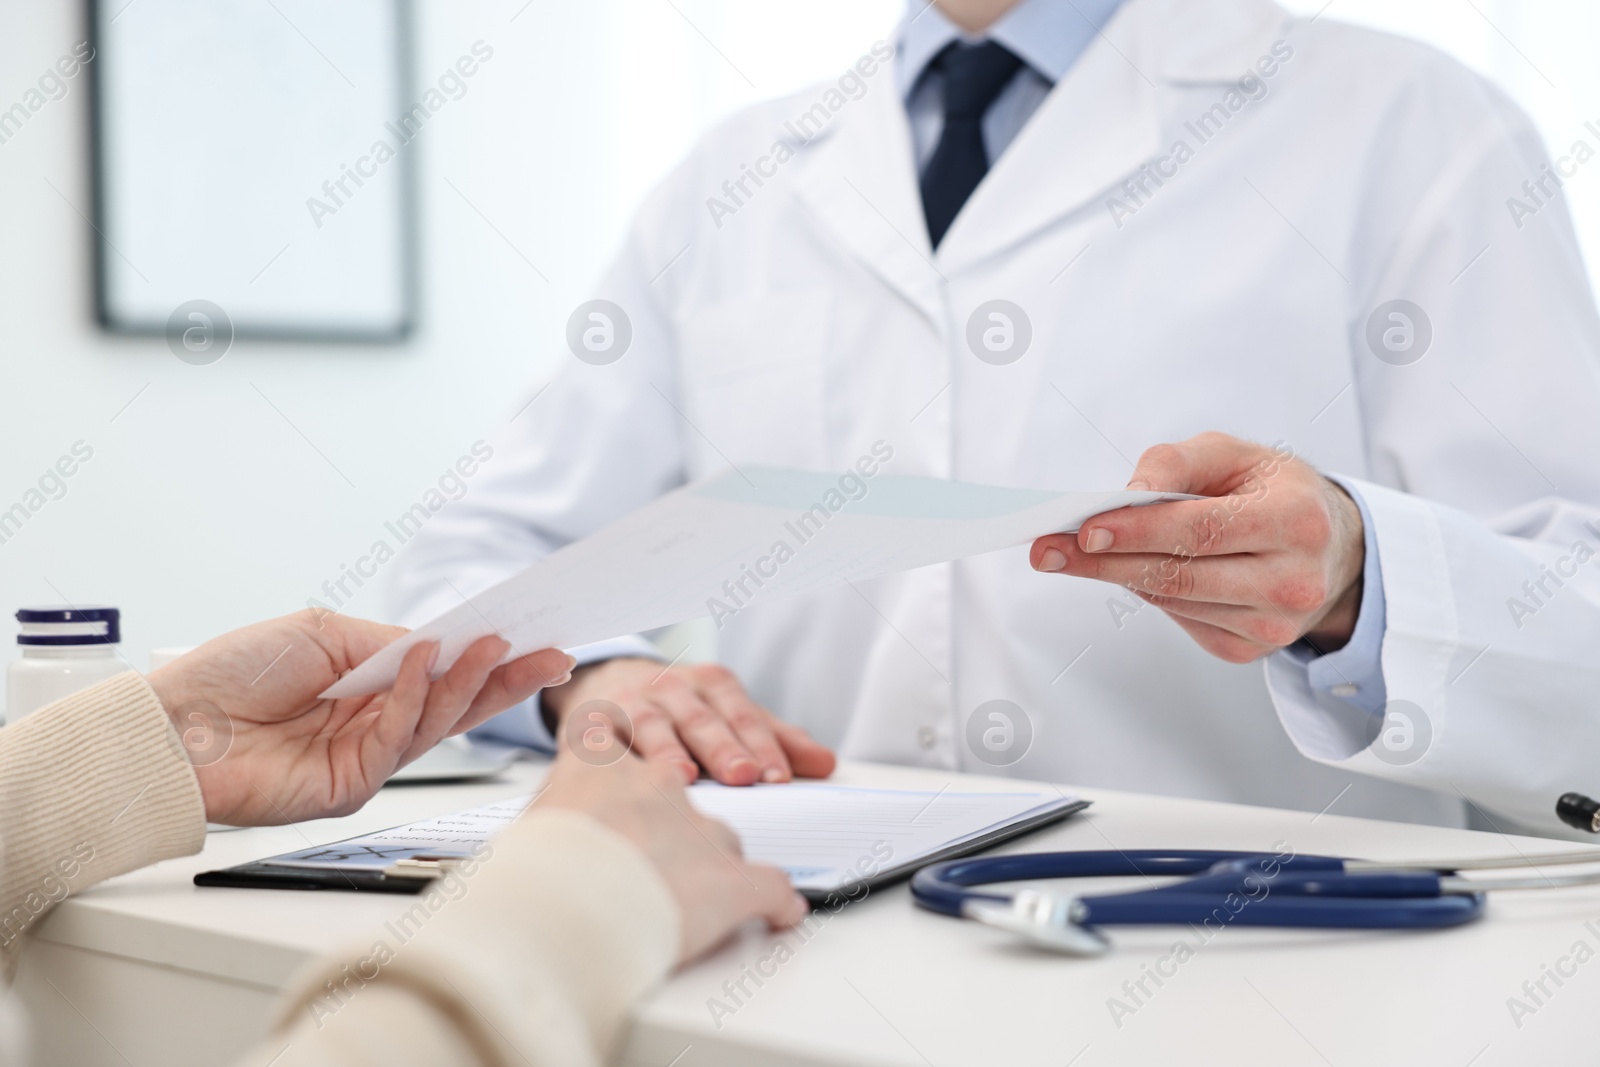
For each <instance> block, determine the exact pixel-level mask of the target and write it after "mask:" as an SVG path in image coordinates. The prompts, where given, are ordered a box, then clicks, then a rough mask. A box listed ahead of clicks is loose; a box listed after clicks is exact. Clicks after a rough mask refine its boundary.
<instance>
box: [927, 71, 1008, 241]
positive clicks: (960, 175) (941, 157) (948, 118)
mask: <svg viewBox="0 0 1600 1067" xmlns="http://www.w3.org/2000/svg"><path fill="white" fill-rule="evenodd" d="M1021 65H1022V60H1020V59H1018V58H1017V57H1016V56H1015V55H1013V54H1012V53H1011V52H1008V51H1007V50H1006V49H1005V48H1004V47H1003V46H1001V45H998V44H996V43H995V42H993V41H984V42H983V43H982V44H964V43H962V42H959V41H958V42H956V43H954V44H951V45H950V46H949V47H947V48H946V49H945V50H944V51H943V52H940V53H939V55H938V57H937V58H935V59H934V61H933V66H934V69H936V70H938V71H939V73H940V74H941V75H942V76H943V78H944V130H943V131H942V132H941V133H940V134H939V144H938V146H937V147H935V148H934V150H933V156H932V158H930V159H929V160H928V166H927V168H926V169H924V170H923V172H922V213H923V216H924V217H925V218H926V219H927V220H928V239H929V240H930V241H932V242H933V247H934V248H938V247H939V242H940V241H941V240H943V239H944V234H945V231H946V230H948V229H949V228H950V223H952V222H954V221H955V217H956V214H957V213H958V212H959V211H960V210H961V205H962V204H965V203H966V202H967V197H969V196H971V195H972V190H974V189H976V188H977V187H978V183H979V182H980V181H982V180H983V176H984V175H985V174H987V173H988V172H989V153H988V152H987V151H986V150H985V149H984V147H983V113H984V112H985V111H987V110H989V105H990V104H992V103H994V99H995V97H997V96H999V95H1000V90H1001V89H1004V88H1005V86H1006V83H1007V82H1009V81H1010V80H1011V76H1012V75H1013V74H1015V73H1016V72H1017V68H1018V67H1020V66H1021Z"/></svg>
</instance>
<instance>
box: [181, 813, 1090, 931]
mask: <svg viewBox="0 0 1600 1067" xmlns="http://www.w3.org/2000/svg"><path fill="white" fill-rule="evenodd" d="M746 788H752V789H753V788H767V789H774V788H776V789H782V788H785V787H783V786H768V787H746ZM868 792H893V791H873V790H869V791H868ZM930 803H931V802H930ZM1091 803H1092V802H1091V801H1089V800H1085V799H1082V798H1077V797H1066V796H1062V797H1060V798H1059V800H1052V801H1049V802H1047V803H1045V804H1042V805H1039V806H1037V807H1036V808H1034V809H1031V810H1029V811H1028V812H1025V813H1023V814H1022V815H1021V816H1019V817H1016V818H1009V819H1006V820H1005V821H1003V822H1001V823H999V824H996V825H993V826H991V827H989V828H987V829H986V830H984V831H983V832H981V833H977V834H975V835H970V836H964V837H962V838H961V839H959V840H956V841H954V842H952V843H950V844H947V845H944V846H942V847H939V848H935V849H932V850H925V851H922V852H918V853H917V854H915V855H913V856H911V857H910V858H908V859H906V860H904V861H903V862H899V863H889V864H887V865H886V866H883V867H881V868H878V869H874V870H872V871H871V872H870V873H866V872H863V873H862V875H861V876H860V877H858V878H853V879H851V880H849V881H846V882H843V883H839V884H835V885H830V886H825V887H820V888H817V887H808V886H804V885H801V886H797V891H798V892H799V893H800V894H801V895H802V896H804V897H805V898H806V899H807V900H808V901H810V902H811V903H813V904H827V905H829V906H838V902H839V901H841V900H842V901H844V902H845V903H849V902H853V901H855V900H859V899H862V898H864V897H865V896H866V895H868V893H869V892H870V891H871V890H873V889H877V888H881V887H884V886H888V885H893V884H895V883H897V882H901V881H904V880H905V879H907V878H910V877H911V876H912V875H913V874H915V873H916V872H917V871H918V870H920V869H922V868H923V867H926V866H928V865H929V864H933V863H942V862H944V861H946V860H952V859H960V858H962V857H964V856H969V855H973V854H976V853H978V852H982V851H984V850H986V849H990V848H993V847H995V846H996V845H999V844H1002V843H1004V842H1007V841H1011V840H1013V839H1015V838H1018V837H1021V836H1023V835H1025V834H1029V833H1032V832H1034V831H1035V830H1039V829H1042V828H1044V827H1046V826H1051V825H1053V824H1055V823H1057V822H1060V821H1061V820H1063V819H1066V818H1067V817H1068V816H1071V815H1074V814H1076V813H1078V812H1080V811H1083V810H1084V809H1085V808H1087V807H1089V805H1090V804H1091ZM489 807H493V805H490V806H489ZM475 810H481V809H475ZM466 814H470V813H463V815H466ZM734 821H735V823H737V820H734ZM422 825H425V824H411V826H400V827H394V828H392V829H391V830H387V831H380V832H379V833H377V834H366V835H362V836H359V837H353V838H347V839H346V840H343V841H336V842H333V843H331V844H328V845H321V846H314V847H313V848H309V849H300V850H298V851H296V852H289V853H284V854H282V855H279V856H272V857H269V858H267V859H263V860H257V861H254V862H251V863H244V864H240V865H238V866H234V867H227V868H223V869H220V870H214V871H204V872H202V873H200V874H197V875H195V876H194V884H195V885H197V886H206V887H224V888H236V889H297V890H332V891H335V892H358V893H397V894H417V893H421V892H423V891H425V890H426V889H427V888H428V887H429V886H430V885H431V884H432V883H433V882H434V881H435V880H436V879H438V878H441V877H443V876H445V875H446V874H447V873H449V871H450V870H451V869H452V867H457V866H460V865H462V864H465V863H468V862H471V861H472V860H473V859H474V858H475V857H474V854H473V851H472V848H471V846H469V845H463V846H462V847H459V848H456V847H451V848H441V847H440V846H439V844H438V843H437V842H427V843H416V844H406V843H399V842H397V843H394V844H379V845H374V844H372V843H371V842H370V839H371V838H374V837H383V836H387V835H393V836H395V837H399V838H404V837H405V836H407V834H408V833H409V832H413V828H414V827H417V826H422ZM735 829H738V826H737V825H735ZM756 858H760V857H756ZM765 859H766V861H768V862H770V861H771V858H770V857H767V858H765ZM782 865H783V864H780V866H782ZM790 869H791V871H792V870H793V868H792V867H791V868H790Z"/></svg>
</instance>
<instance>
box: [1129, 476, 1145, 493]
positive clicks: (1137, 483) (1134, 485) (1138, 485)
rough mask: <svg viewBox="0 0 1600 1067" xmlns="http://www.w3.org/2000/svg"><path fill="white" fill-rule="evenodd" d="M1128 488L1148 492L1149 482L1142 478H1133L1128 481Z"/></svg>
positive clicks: (1138, 491) (1137, 491)
mask: <svg viewBox="0 0 1600 1067" xmlns="http://www.w3.org/2000/svg"><path fill="white" fill-rule="evenodd" d="M1128 489H1129V490H1130V491H1131V492H1135V493H1148V492H1149V491H1150V483H1149V482H1147V481H1145V480H1144V479H1143V478H1135V479H1134V480H1133V481H1131V482H1129V483H1128Z"/></svg>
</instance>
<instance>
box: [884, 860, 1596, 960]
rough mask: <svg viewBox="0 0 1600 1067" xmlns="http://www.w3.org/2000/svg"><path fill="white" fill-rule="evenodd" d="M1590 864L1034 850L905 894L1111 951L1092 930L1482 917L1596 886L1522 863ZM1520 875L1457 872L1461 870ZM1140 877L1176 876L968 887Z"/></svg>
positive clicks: (1093, 951) (954, 865) (1076, 946)
mask: <svg viewBox="0 0 1600 1067" xmlns="http://www.w3.org/2000/svg"><path fill="white" fill-rule="evenodd" d="M1574 863H1600V850H1597V849H1583V850H1579V851H1573V852H1556V853H1546V854H1543V855H1537V856H1515V857H1497V858H1493V859H1462V860H1447V861H1440V860H1423V861H1416V862H1393V861H1375V860H1352V859H1341V858H1338V857H1334V856H1299V855H1283V854H1278V853H1270V852H1265V853H1264V852H1211V851H1203V850H1197V851H1162V850H1159V849H1145V850H1129V851H1122V850H1111V851H1103V852H1097V851H1089V852H1041V853H1032V854H1027V853H1023V854H1018V855H1008V856H988V857H980V858H977V859H964V860H954V861H952V862H949V863H941V864H937V865H935V866H932V867H925V868H923V869H922V870H920V871H918V872H917V874H916V876H915V877H914V878H912V880H911V895H912V897H913V899H915V900H916V902H917V903H918V904H920V905H921V906H922V907H924V908H927V909H929V910H930V911H936V912H940V913H941V914H944V915H954V916H957V917H960V918H968V919H976V920H978V921H979V922H983V923H987V924H988V925H990V926H995V927H999V928H1000V929H1003V930H1008V931H1010V932H1011V933H1014V934H1017V935H1019V936H1021V937H1022V938H1024V939H1025V940H1027V941H1029V942H1031V943H1033V944H1035V945H1039V946H1042V947H1045V948H1050V949H1054V950H1056V951H1058V952H1064V953H1066V954H1068V955H1073V956H1098V955H1100V954H1101V953H1103V952H1105V951H1106V950H1107V949H1109V948H1110V947H1111V942H1110V941H1109V940H1107V939H1106V937H1105V935H1104V934H1102V933H1101V932H1100V931H1099V930H1098V929H1097V927H1100V926H1146V925H1162V926H1165V925H1174V924H1176V925H1186V924H1194V925H1195V926H1201V925H1215V924H1219V923H1220V924H1222V925H1228V926H1290V927H1313V928H1322V929H1344V930H1424V929H1434V928H1438V927H1445V926H1459V925H1460V924H1462V923H1467V922H1471V921H1472V920H1474V919H1476V918H1478V917H1479V916H1480V915H1482V914H1483V908H1484V899H1485V893H1486V892H1487V891H1489V890H1500V889H1555V888H1561V887H1564V886H1578V885H1592V884H1597V883H1600V873H1582V874H1560V875H1546V874H1543V873H1542V872H1541V873H1533V872H1532V871H1531V869H1533V868H1539V867H1547V866H1560V865H1564V864H1574ZM1517 868H1522V869H1529V870H1530V873H1528V874H1523V875H1510V876H1501V877H1491V878H1465V877H1462V876H1461V874H1460V872H1462V871H1469V870H1507V869H1517ZM1119 875H1122V876H1127V875H1141V876H1144V877H1147V878H1153V877H1171V876H1183V875H1187V876H1190V877H1187V878H1185V879H1184V880H1183V881H1179V882H1175V883H1173V884H1171V885H1164V886H1159V887H1157V888H1153V889H1142V890H1138V891H1136V892H1131V893H1108V894H1104V895H1099V896H1077V895H1073V894H1069V893H1065V892H1059V891H1054V890H1048V889H1045V890H1040V889H1023V890H1020V891H1018V892H1016V893H1014V894H1010V895H1006V894H1001V893H992V892H979V891H975V890H974V887H975V886H987V885H991V884H994V883H997V882H1020V881H1039V880H1044V879H1052V878H1101V877H1114V876H1119Z"/></svg>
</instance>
